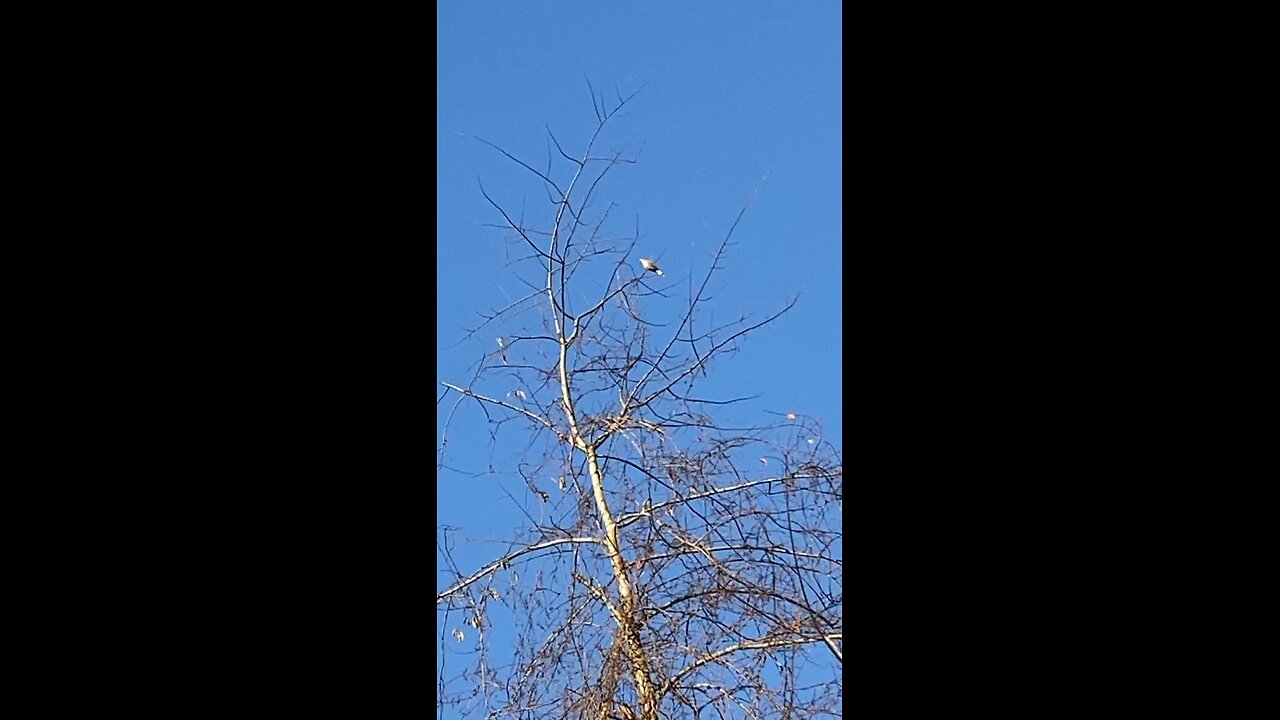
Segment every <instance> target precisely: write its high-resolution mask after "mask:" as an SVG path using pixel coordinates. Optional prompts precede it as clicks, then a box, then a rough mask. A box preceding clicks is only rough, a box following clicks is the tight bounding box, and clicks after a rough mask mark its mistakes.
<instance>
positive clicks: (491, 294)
mask: <svg viewBox="0 0 1280 720" xmlns="http://www.w3.org/2000/svg"><path fill="white" fill-rule="evenodd" d="M840 5H841V4H840V3H833V2H780V1H779V2H763V1H760V2H751V1H747V2H742V1H738V2H647V3H621V2H553V3H542V2H514V1H511V2H483V1H481V2H470V1H463V0H445V1H443V2H440V3H438V4H437V23H438V24H437V33H438V34H437V38H436V59H437V76H436V80H437V91H436V93H437V94H436V103H437V105H436V107H437V110H436V151H437V167H436V183H437V184H436V187H437V189H436V200H437V214H436V247H437V250H436V253H437V256H436V257H437V263H436V277H437V283H438V284H437V288H438V290H437V292H438V295H437V298H436V300H437V317H436V320H437V326H436V328H437V329H436V333H437V334H436V348H437V351H436V355H437V362H438V373H439V376H438V377H436V378H434V379H433V380H434V382H433V386H434V387H433V389H434V392H435V393H436V394H437V396H438V395H439V392H440V389H441V388H440V386H439V385H438V383H439V381H441V380H445V381H451V382H457V383H459V384H464V385H465V384H466V381H467V380H468V379H469V377H470V375H469V370H468V369H469V368H470V367H472V365H473V364H474V363H475V362H476V361H477V360H478V359H479V357H480V356H481V354H483V353H486V352H492V350H493V349H494V346H493V343H494V342H495V337H496V336H497V335H501V334H502V333H503V331H502V330H501V329H497V331H493V332H490V331H488V330H486V331H481V332H480V333H479V334H478V335H477V337H475V338H474V339H471V340H463V341H462V342H461V343H460V344H459V341H460V340H462V338H463V335H464V333H465V328H467V327H472V326H474V325H475V324H477V321H478V316H477V315H476V313H477V312H478V311H484V310H489V309H493V308H498V307H501V306H503V305H505V304H506V303H507V302H509V301H510V300H511V299H514V298H515V297H518V296H519V295H521V294H523V292H524V288H523V287H522V286H521V285H520V284H519V281H518V279H517V273H515V272H514V271H513V267H512V265H511V264H510V263H511V260H513V259H514V258H516V257H519V256H520V253H519V252H518V248H517V247H516V246H514V245H512V244H511V243H510V242H509V238H508V237H507V235H505V234H504V233H503V232H502V231H501V230H499V229H496V228H492V227H485V226H484V224H485V223H500V222H502V218H501V216H500V215H498V214H497V212H496V211H495V210H494V209H493V208H492V207H491V206H490V205H489V204H488V203H487V202H486V201H485V199H484V198H483V197H482V196H481V194H480V191H479V188H478V185H477V179H479V180H480V181H482V182H483V183H484V186H485V189H486V190H487V191H488V192H489V193H490V195H491V196H493V197H494V198H495V200H498V201H499V202H501V203H502V204H503V205H504V206H505V207H507V208H508V209H509V210H510V209H514V210H515V211H517V212H518V211H519V210H520V209H521V207H523V208H524V212H525V217H526V219H527V220H529V221H530V222H533V221H534V220H537V219H545V218H546V213H545V208H546V204H545V203H546V201H545V195H541V194H540V191H539V190H538V185H537V183H536V182H530V180H531V177H532V176H530V175H529V173H528V171H526V170H523V169H521V168H519V167H518V166H516V165H515V164H513V163H512V162H511V161H510V160H507V159H506V158H504V157H502V156H501V155H500V154H498V153H497V152H495V151H494V150H493V149H491V148H489V147H486V146H485V145H483V144H482V143H480V142H478V141H477V140H475V139H474V138H473V137H470V136H479V137H483V138H485V139H486V140H488V141H490V142H493V143H495V144H497V145H499V146H501V147H503V148H504V149H505V150H507V151H508V152H510V153H512V154H513V155H515V156H516V157H519V158H521V159H522V160H525V161H526V162H528V163H529V164H531V165H533V166H534V167H538V168H540V169H541V168H545V166H546V163H547V153H548V146H547V142H548V141H547V133H546V127H547V126H549V127H550V129H551V131H552V132H553V133H555V136H556V138H557V139H558V140H559V142H560V143H561V145H562V146H563V147H564V148H565V150H566V151H567V152H569V153H570V154H571V155H572V154H577V153H579V152H581V150H582V148H583V145H584V142H585V141H586V139H587V138H588V137H589V133H590V132H591V130H592V129H593V127H594V125H595V116H594V113H593V110H592V106H591V99H590V96H589V94H588V90H587V79H589V80H590V82H591V83H592V84H593V86H594V88H595V90H596V92H597V93H604V94H605V95H606V96H607V97H608V98H609V99H610V100H612V99H613V97H614V93H615V88H616V90H617V91H620V92H621V93H622V94H623V95H627V94H629V93H631V92H633V91H636V90H640V92H639V94H637V95H636V96H635V98H634V99H633V100H632V101H631V102H630V103H629V104H628V105H627V108H626V110H625V112H624V113H623V114H621V115H619V116H618V117H616V118H614V119H613V120H612V121H610V125H609V126H608V128H607V129H606V131H605V133H604V135H602V139H601V141H600V145H599V147H600V148H602V149H606V150H618V151H622V152H624V153H626V154H628V155H631V156H635V155H636V153H637V152H638V153H639V155H638V158H639V162H638V163H637V164H635V165H628V166H622V167H620V168H618V169H617V170H616V171H613V172H612V173H611V175H610V176H609V178H608V182H607V184H605V185H604V186H603V187H602V190H601V197H602V198H603V199H604V200H607V201H611V202H614V203H616V205H617V210H615V211H614V212H615V216H616V217H617V218H618V222H619V223H620V226H619V228H618V230H619V232H622V231H626V232H628V233H630V232H631V231H632V230H633V229H634V226H635V223H636V222H637V218H638V222H639V227H640V239H639V241H638V243H637V245H636V252H637V255H644V256H646V257H654V258H657V259H658V260H659V261H660V263H661V265H662V267H663V269H664V270H665V271H666V276H665V278H664V279H666V280H668V281H670V282H672V283H674V284H675V285H676V286H677V287H682V288H683V287H687V284H688V282H689V280H690V278H691V277H693V278H700V277H701V273H702V272H703V271H705V268H706V266H707V264H708V263H709V256H710V253H711V252H712V251H713V250H714V249H715V247H716V245H718V243H719V241H720V240H721V239H722V238H723V236H724V234H725V233H726V232H727V231H728V229H729V227H730V225H731V224H732V223H733V220H734V218H735V217H736V216H737V214H738V212H739V211H740V210H741V209H742V206H743V204H744V202H745V201H746V200H747V198H748V196H749V195H751V194H752V192H753V191H756V196H755V199H754V201H753V202H752V205H751V207H750V208H749V209H748V210H747V213H746V215H745V217H744V218H743V220H742V223H741V224H740V225H739V226H738V228H737V230H736V231H735V232H734V240H735V242H736V244H735V245H734V246H732V247H731V248H730V252H729V256H728V259H727V261H726V262H725V263H724V269H723V270H722V271H721V273H720V274H719V275H718V276H717V277H716V279H715V280H713V281H712V284H711V288H712V289H713V291H714V299H713V301H712V304H711V308H712V309H713V310H714V312H715V313H716V317H717V318H720V317H723V318H724V319H725V320H730V319H736V318H737V317H739V316H741V315H744V314H745V315H747V316H748V318H749V319H761V318H763V317H764V316H767V315H768V314H770V313H772V312H775V311H777V310H778V309H780V308H781V307H783V306H784V305H785V304H786V303H787V302H788V301H789V300H790V299H791V298H793V297H795V296H796V295H797V294H798V295H799V303H798V304H797V306H796V307H795V308H794V309H793V310H792V311H791V312H790V313H788V314H786V315H784V316H783V317H782V318H781V319H780V320H778V321H777V322H776V323H774V324H773V325H771V326H769V327H766V328H763V329H761V330H759V331H757V332H755V333H754V334H752V335H749V336H748V337H747V338H746V340H745V341H744V342H743V344H742V348H741V350H740V351H739V352H738V353H736V354H734V355H732V356H729V357H727V358H726V359H724V360H722V361H721V362H720V363H718V364H716V365H714V366H712V368H711V371H710V374H709V378H708V380H707V384H706V385H704V386H703V388H702V390H703V392H704V393H708V394H709V393H712V392H719V393H722V395H723V396H742V395H755V394H760V395H762V397H761V398H759V399H758V400H753V401H751V402H749V403H743V404H740V405H736V406H733V408H732V410H731V411H730V412H731V413H733V414H739V413H740V414H741V417H742V418H743V419H745V420H749V421H754V422H757V423H764V422H769V421H770V419H771V418H770V416H768V415H767V414H766V413H767V412H770V411H771V412H779V413H780V412H797V413H801V414H804V415H806V416H810V417H814V418H816V419H818V420H819V421H820V422H821V423H822V424H823V426H824V428H825V438H824V439H826V440H827V441H829V442H831V443H832V444H833V445H835V447H837V448H843V443H842V435H841V433H842V425H841V420H842V412H843V407H842V404H841V403H842V392H841V382H842V378H841V374H842V373H841V363H842V360H843V356H842V353H843V336H842V317H843V307H842V278H841V274H842V269H843V268H842V251H841V243H842V235H843V213H842V207H841V203H842V177H841V175H842V173H841V170H842V139H841V126H842V121H843V114H842V109H841V107H842V101H843V94H842V70H841V57H842V36H841V7H840ZM642 86H643V89H641V88H642ZM552 151H553V152H554V149H552ZM561 171H563V166H561ZM762 180H763V181H762ZM757 188H758V190H757ZM544 224H546V223H544ZM452 406H453V403H452V401H451V400H450V401H446V402H444V403H441V404H440V405H439V406H437V418H436V420H437V433H436V442H437V444H438V443H439V440H440V430H439V428H440V426H441V425H442V424H443V422H444V419H445V416H446V415H447V414H448V412H449V410H450V409H451V408H452ZM481 421H482V418H480V417H478V413H474V412H469V411H466V410H461V411H459V413H458V416H457V417H455V419H454V421H453V422H454V423H455V425H454V426H452V427H451V429H450V445H449V449H448V460H447V462H448V463H449V466H450V467H451V468H452V467H456V468H461V469H462V470H466V471H470V472H471V473H479V475H477V476H475V477H471V476H469V475H467V474H464V473H461V472H457V471H453V470H443V471H441V472H440V473H439V475H438V478H437V480H438V489H437V502H438V508H437V526H439V525H442V524H448V525H451V526H454V527H460V528H464V530H462V531H460V535H459V537H463V538H470V539H473V540H481V539H484V538H493V539H496V538H501V537H503V536H504V535H509V534H510V532H511V530H512V529H513V528H516V527H519V526H522V525H523V524H525V523H527V520H526V519H525V518H524V516H523V515H522V514H521V511H520V510H519V509H518V507H517V503H524V502H527V501H528V496H529V490H528V488H527V487H526V486H525V485H524V483H522V482H521V481H520V480H519V478H512V477H509V476H505V475H503V474H501V473H500V472H499V473H496V474H488V472H487V471H488V468H489V466H490V465H491V464H492V465H493V466H494V467H495V469H498V468H499V466H500V465H501V460H503V459H504V458H509V457H510V454H509V453H507V452H504V451H503V450H502V449H495V448H494V447H492V443H490V442H489V441H488V437H487V436H486V434H485V432H484V431H483V427H484V426H483V423H482V422H481ZM508 493H509V494H510V496H511V497H514V498H515V502H513V500H512V499H511V497H508ZM501 549H502V546H501V545H497V544H489V543H485V542H473V543H469V544H467V545H466V546H465V547H462V548H459V549H458V552H457V553H456V554H455V559H456V560H457V561H458V562H459V564H460V565H461V566H462V569H463V570H471V569H474V568H475V567H478V566H479V565H480V564H482V563H483V562H484V561H485V560H487V559H491V558H492V557H494V556H495V555H497V554H499V551H500V550H501ZM443 583H444V580H443V579H441V578H438V579H437V585H438V586H443Z"/></svg>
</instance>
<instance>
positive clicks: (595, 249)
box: [436, 90, 844, 720]
mask: <svg viewBox="0 0 1280 720" xmlns="http://www.w3.org/2000/svg"><path fill="white" fill-rule="evenodd" d="M591 94H592V100H593V105H594V107H595V111H596V119H597V123H596V125H595V128H594V132H593V134H592V135H591V137H590V138H589V139H588V140H587V141H586V143H585V145H586V150H585V151H584V152H582V153H581V154H580V155H576V156H573V155H570V154H568V153H566V152H565V151H564V149H563V148H562V147H561V145H560V142H559V140H558V139H557V138H556V137H555V136H554V135H553V134H552V133H551V131H550V129H548V131H547V132H548V137H549V139H550V143H549V146H551V147H554V155H555V157H554V158H553V159H554V160H555V162H552V161H551V160H548V162H547V163H546V165H545V169H539V168H535V167H533V166H532V165H530V164H527V163H525V162H524V161H522V160H520V159H517V158H516V157H514V156H513V155H511V154H509V153H507V152H506V151H505V150H502V149H501V148H499V147H498V146H497V145H493V144H492V143H488V142H487V141H484V142H485V143H486V144H488V145H490V146H491V147H493V148H494V149H495V150H496V151H497V152H501V153H502V154H503V155H505V156H506V157H507V158H509V159H510V160H511V161H513V162H514V163H516V164H517V165H519V166H521V167H522V168H523V170H522V171H521V172H528V173H530V174H531V176H532V179H534V180H535V181H536V182H537V183H538V185H539V186H540V188H541V189H544V190H545V192H546V197H547V200H548V205H547V207H548V208H549V209H548V211H547V216H546V219H545V220H544V221H542V223H541V224H540V225H533V224H526V222H525V221H524V219H523V217H519V218H517V217H513V214H512V213H511V212H509V211H508V209H507V207H506V206H504V204H503V203H502V202H500V201H499V200H498V199H495V198H493V197H491V196H490V194H489V193H488V192H487V191H486V190H485V189H484V188H483V186H482V187H481V189H480V192H482V193H484V197H485V198H486V199H487V200H488V201H489V203H490V204H491V206H492V207H493V210H494V213H495V215H494V217H495V220H496V219H497V218H501V221H502V222H501V225H500V226H501V227H502V228H503V229H504V232H505V233H506V234H507V235H508V237H509V241H510V242H512V243H514V244H515V246H517V247H518V248H520V252H521V253H522V257H520V258H518V259H517V261H516V262H513V263H512V268H513V269H515V270H516V271H517V275H518V276H519V277H522V280H523V281H524V282H525V283H526V284H527V286H528V294H527V295H526V296H524V297H523V298H520V299H518V300H516V301H514V302H511V303H509V304H508V305H507V306H506V307H503V308H500V309H496V310H494V311H492V312H491V313H488V314H486V315H484V316H483V319H482V320H481V321H479V322H478V326H477V327H475V328H473V329H471V331H470V332H471V333H473V334H474V335H473V336H474V337H479V336H480V335H481V334H482V331H483V329H484V328H486V327H488V328H493V327H497V326H500V325H504V324H506V325H508V326H514V325H518V326H519V327H521V328H523V329H522V330H520V331H518V332H515V333H514V334H508V335H507V336H505V337H502V338H499V339H498V340H497V341H496V342H494V344H493V349H492V351H491V352H488V353H486V354H485V355H484V356H483V357H482V358H481V359H480V360H479V362H478V363H477V364H476V365H475V367H474V372H470V373H469V375H470V377H469V378H467V379H462V380H450V381H446V382H442V383H441V384H442V386H443V389H442V394H441V396H440V400H439V402H438V404H440V403H447V405H444V406H443V408H447V409H448V412H447V414H446V417H447V420H446V421H445V422H444V424H443V427H442V429H441V432H440V448H439V455H438V463H439V466H440V467H445V464H446V463H447V462H448V461H447V455H448V454H449V452H450V450H449V447H448V445H449V439H450V437H451V435H450V434H451V433H456V432H471V431H472V428H470V427H468V426H467V425H466V423H467V421H468V418H469V419H470V420H474V421H475V422H477V423H482V424H483V425H484V426H487V427H488V429H489V432H490V433H491V436H492V438H493V440H492V441H493V442H498V441H499V440H498V439H499V438H502V441H503V442H507V441H509V438H511V437H518V438H519V439H520V442H521V443H523V447H522V450H521V455H522V457H523V460H522V461H520V462H519V464H518V466H517V467H515V468H514V472H515V473H518V475H519V477H521V478H523V479H524V481H525V482H526V483H527V484H528V487H529V493H527V494H526V496H525V500H523V501H520V500H517V499H516V498H514V497H512V501H513V502H516V503H517V504H518V505H519V506H520V508H521V510H522V512H524V516H525V517H526V518H527V519H528V523H527V525H526V526H525V527H523V528H522V529H520V530H519V531H518V532H517V533H516V534H513V535H512V537H510V538H507V540H508V541H509V545H508V546H506V548H505V549H504V550H501V551H498V552H496V553H495V555H494V557H493V558H492V561H491V562H488V563H487V564H484V565H483V566H480V567H465V568H464V567H458V565H457V563H456V562H455V560H454V549H455V548H456V547H457V545H458V543H460V542H466V541H467V538H466V537H465V535H464V534H463V533H460V532H459V531H458V530H457V529H456V528H453V527H451V526H447V525H442V526H441V527H440V528H439V530H438V535H437V543H438V556H439V558H440V561H441V563H442V566H443V567H442V571H443V573H444V578H443V579H440V580H437V582H438V585H437V587H438V588H439V589H438V592H437V595H436V605H437V624H438V628H439V632H440V638H439V642H440V652H441V658H440V659H439V660H438V665H437V668H438V677H437V702H438V704H439V705H440V706H441V708H445V707H451V708H452V710H451V711H450V714H449V717H484V718H521V719H523V718H538V719H542V718H564V719H569V718H572V719H574V720H606V719H613V720H631V718H637V719H639V720H657V719H658V718H665V719H674V718H695V719H699V720H701V719H702V718H819V717H839V716H840V714H841V710H840V707H841V691H842V690H841V688H842V686H841V677H840V672H841V664H842V662H843V643H842V637H843V635H842V633H843V599H844V596H843V592H842V590H841V584H842V552H841V549H840V543H841V541H842V532H843V524H842V523H843V521H842V517H841V512H842V504H843V489H842V487H843V469H842V465H841V458H840V452H839V450H838V449H837V448H836V447H834V446H833V445H832V444H830V443H828V442H827V441H825V440H823V439H822V428H821V426H820V424H819V422H818V421H817V420H816V419H814V418H810V417H806V416H804V415H799V414H797V413H795V412H784V410H785V409H784V408H779V412H778V413H777V414H776V415H771V416H770V417H769V419H768V421H766V422H761V423H756V424H752V425H744V424H743V423H740V422H735V423H733V424H732V426H730V423H727V422H725V421H723V420H718V417H723V416H724V414H725V413H726V412H727V411H728V410H729V409H730V406H732V404H733V403H735V402H737V401H739V400H742V399H744V398H741V397H709V396H704V395H703V394H701V393H700V392H699V386H700V384H702V383H703V382H704V381H705V378H706V377H707V373H708V372H712V371H714V368H715V367H716V362H717V361H718V360H720V359H721V358H722V357H724V356H726V355H728V354H729V353H732V352H733V351H734V350H736V349H737V347H738V344H739V343H740V341H742V339H743V338H744V337H746V336H747V335H748V334H750V333H751V332H752V331H754V330H756V329H758V328H760V327H763V326H765V325H766V324H769V323H772V322H774V321H776V320H778V318H779V317H780V316H781V315H783V313H785V312H786V311H787V310H789V309H790V308H791V307H792V306H793V305H794V304H795V301H794V300H793V301H792V302H791V303H790V304H788V305H786V306H785V307H783V308H782V309H780V310H779V311H778V312H775V313H773V314H770V315H767V316H764V317H761V318H759V319H754V320H753V319H751V318H749V317H745V316H744V317H739V318H737V319H736V320H734V321H732V322H727V323H717V322H711V321H710V320H709V319H708V316H709V315H710V313H709V312H705V311H706V309H707V305H708V303H709V300H710V295H711V293H710V288H711V281H712V278H713V277H716V276H717V274H718V273H721V272H722V271H723V269H724V266H723V262H722V261H723V259H724V258H725V257H726V253H728V252H729V250H730V249H731V247H732V244H731V242H730V239H731V238H732V237H733V234H734V232H735V230H736V229H737V228H738V225H739V223H740V222H741V221H742V219H743V216H744V214H745V213H746V211H747V209H748V208H749V206H750V204H751V200H750V199H748V200H747V201H746V202H745V203H744V205H743V207H742V209H741V211H740V212H739V213H738V215H737V217H736V218H734V219H733V220H732V221H731V222H729V219H728V218H726V225H727V227H726V231H725V233H724V235H723V238H722V239H721V240H720V242H719V244H718V246H717V248H716V249H715V251H714V253H712V254H711V256H710V257H709V258H708V263H707V266H706V267H705V268H701V269H698V270H696V271H693V272H688V271H682V272H681V273H679V274H678V275H679V276H680V277H681V278H686V277H687V278H688V279H687V281H685V282H684V284H685V285H686V287H683V288H682V287H680V284H681V281H680V280H675V279H673V277H674V275H673V273H672V269H671V268H670V267H667V268H666V269H667V272H666V273H665V275H659V274H657V273H656V272H645V268H646V267H648V264H652V263H648V264H646V265H644V266H642V265H641V264H640V263H639V259H638V258H639V254H638V253H637V252H636V244H637V241H638V240H639V238H638V235H639V232H638V229H637V230H636V231H635V232H634V233H631V234H630V235H629V236H627V237H616V236H611V235H610V234H609V232H608V230H607V228H608V227H609V221H610V219H611V218H610V214H611V212H612V211H613V210H614V209H615V208H614V206H613V205H611V204H603V203H601V202H599V201H598V200H597V194H598V192H599V191H600V189H601V188H602V187H603V185H602V183H603V181H604V180H605V179H606V177H608V176H609V175H610V173H611V172H613V171H615V169H617V168H619V167H620V166H623V165H625V164H627V163H631V162H634V161H635V158H634V157H624V155H623V154H622V153H620V152H607V153H606V152H600V151H599V150H598V149H597V148H598V146H599V145H601V144H603V143H601V142H600V136H601V133H602V132H603V131H604V130H605V129H606V127H607V126H608V125H609V121H610V120H611V119H612V118H614V117H615V116H616V115H617V113H618V112H619V111H620V110H622V109H623V108H624V107H627V104H628V102H629V101H631V100H632V98H633V97H634V93H633V94H632V95H631V96H628V97H622V96H621V95H618V96H617V97H616V99H615V100H611V101H609V102H608V103H606V102H605V101H604V100H602V99H601V98H600V97H599V96H598V95H597V94H596V93H595V92H594V90H593V91H592V93H591ZM551 154H552V153H549V155H551ZM557 164H558V165H559V166H560V167H561V168H563V169H564V170H562V171H560V172H556V171H555V170H554V168H556V166H557ZM540 192H541V190H540ZM753 195H754V193H753ZM636 225H637V226H638V221H637V223H636ZM757 260H758V261H763V260H759V258H757ZM519 268H524V270H523V276H520V275H519V272H520V271H519ZM650 269H651V268H650ZM495 270H496V269H495ZM513 321H515V323H514V325H512V322H513ZM815 349H816V348H807V349H806V348H800V350H807V351H812V350H815ZM758 385H759V386H767V385H768V379H767V378H761V379H760V381H759V383H758ZM755 389H756V388H752V390H755ZM443 408H442V409H443ZM511 429H515V430H516V431H517V432H516V434H515V435H514V436H513V435H512V434H510V433H509V430H511ZM500 430H501V431H502V432H501V433H500ZM442 519H444V520H447V518H442ZM499 613H501V614H502V615H504V616H506V617H508V618H509V619H510V622H511V623H512V625H511V627H512V628H513V632H514V633H515V638H514V639H513V640H512V639H510V638H509V639H508V640H512V641H511V642H509V644H511V645H513V646H514V651H513V653H512V655H511V656H509V657H508V656H505V654H504V656H503V657H495V652H494V650H493V649H492V645H493V643H492V642H491V641H490V640H491V638H489V636H488V635H489V633H491V632H493V627H494V624H493V622H492V620H493V619H494V618H496V617H498V614H499ZM464 641H465V643H467V644H466V645H465V647H466V648H467V649H468V650H467V652H466V653H462V652H460V651H459V648H461V647H464V644H463V643H464ZM470 643H474V645H472V644H470ZM441 713H442V714H441V716H442V717H444V714H443V713H444V710H443V709H442V710H441Z"/></svg>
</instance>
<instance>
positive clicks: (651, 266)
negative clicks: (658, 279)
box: [640, 258, 662, 275]
mask: <svg viewBox="0 0 1280 720" xmlns="http://www.w3.org/2000/svg"><path fill="white" fill-rule="evenodd" d="M640 264H641V265H643V266H644V269H645V270H648V271H649V272H656V273H658V274H659V275H661V274H662V268H660V267H658V263H656V262H654V261H652V260H650V259H649V258H640Z"/></svg>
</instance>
